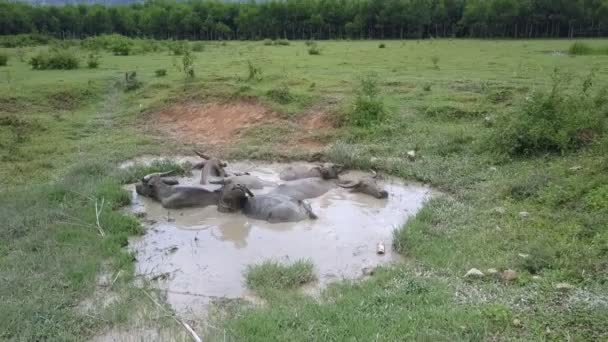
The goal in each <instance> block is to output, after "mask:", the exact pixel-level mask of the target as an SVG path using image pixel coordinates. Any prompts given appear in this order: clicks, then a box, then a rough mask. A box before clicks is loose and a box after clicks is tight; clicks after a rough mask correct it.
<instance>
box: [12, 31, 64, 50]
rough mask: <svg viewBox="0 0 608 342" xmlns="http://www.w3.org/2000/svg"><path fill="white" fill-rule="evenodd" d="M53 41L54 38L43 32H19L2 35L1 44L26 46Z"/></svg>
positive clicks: (14, 46) (13, 46) (15, 46)
mask: <svg viewBox="0 0 608 342" xmlns="http://www.w3.org/2000/svg"><path fill="white" fill-rule="evenodd" d="M51 41H53V38H52V37H50V36H46V35H43V34H38V33H32V34H17V35H7V36H2V37H0V46H1V47H5V48H18V47H26V46H37V45H46V44H49V43H50V42H51Z"/></svg>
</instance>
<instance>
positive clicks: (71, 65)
mask: <svg viewBox="0 0 608 342" xmlns="http://www.w3.org/2000/svg"><path fill="white" fill-rule="evenodd" d="M79 63H80V61H79V59H78V56H77V55H76V53H75V52H74V51H72V50H69V49H68V50H65V49H56V48H52V49H49V50H45V51H40V52H38V54H36V55H34V56H33V57H32V58H31V59H30V61H29V64H30V65H31V66H32V69H34V70H47V69H63V70H71V69H77V68H78V65H79Z"/></svg>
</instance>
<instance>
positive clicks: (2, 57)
mask: <svg viewBox="0 0 608 342" xmlns="http://www.w3.org/2000/svg"><path fill="white" fill-rule="evenodd" d="M7 63H8V55H6V54H4V53H0V66H5V65H6V64H7Z"/></svg>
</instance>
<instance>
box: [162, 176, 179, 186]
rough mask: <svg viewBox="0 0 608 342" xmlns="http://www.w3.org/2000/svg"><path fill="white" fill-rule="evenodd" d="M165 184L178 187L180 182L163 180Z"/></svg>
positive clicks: (168, 179) (169, 179)
mask: <svg viewBox="0 0 608 342" xmlns="http://www.w3.org/2000/svg"><path fill="white" fill-rule="evenodd" d="M163 183H165V184H167V185H177V184H179V181H178V180H177V179H175V178H163Z"/></svg>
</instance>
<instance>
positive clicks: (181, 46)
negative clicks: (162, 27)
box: [169, 40, 190, 56]
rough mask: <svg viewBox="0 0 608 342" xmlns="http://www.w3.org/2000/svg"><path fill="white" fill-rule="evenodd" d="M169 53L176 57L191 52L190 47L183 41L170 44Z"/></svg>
mask: <svg viewBox="0 0 608 342" xmlns="http://www.w3.org/2000/svg"><path fill="white" fill-rule="evenodd" d="M169 51H171V53H172V54H173V55H175V56H182V55H184V54H185V53H186V52H187V51H190V46H188V43H187V42H185V41H183V40H177V41H172V42H170V43H169Z"/></svg>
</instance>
